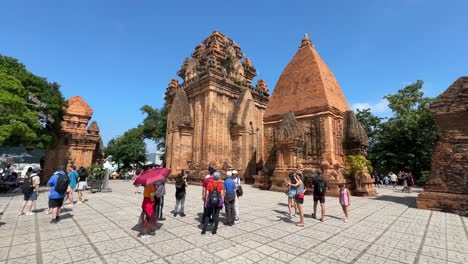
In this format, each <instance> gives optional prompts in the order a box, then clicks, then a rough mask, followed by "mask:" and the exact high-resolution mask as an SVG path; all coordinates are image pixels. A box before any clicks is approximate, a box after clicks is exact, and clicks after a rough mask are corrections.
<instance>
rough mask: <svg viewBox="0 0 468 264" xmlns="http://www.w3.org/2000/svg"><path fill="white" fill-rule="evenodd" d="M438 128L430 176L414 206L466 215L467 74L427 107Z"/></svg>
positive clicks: (467, 145)
mask: <svg viewBox="0 0 468 264" xmlns="http://www.w3.org/2000/svg"><path fill="white" fill-rule="evenodd" d="M430 111H431V114H432V116H433V117H434V120H435V122H436V124H437V126H438V128H439V139H438V141H437V144H436V145H435V147H434V151H433V152H432V163H431V167H432V170H431V176H430V177H429V178H428V180H427V183H426V186H424V191H423V192H422V193H420V194H419V195H418V199H417V202H416V205H417V207H418V208H426V209H432V210H439V211H445V212H454V213H457V214H460V215H463V216H468V76H463V77H460V78H458V80H456V81H455V82H454V83H453V84H452V85H450V87H449V88H447V90H445V91H444V92H443V93H442V94H440V95H439V96H438V97H437V99H436V100H435V102H433V103H432V104H431V106H430Z"/></svg>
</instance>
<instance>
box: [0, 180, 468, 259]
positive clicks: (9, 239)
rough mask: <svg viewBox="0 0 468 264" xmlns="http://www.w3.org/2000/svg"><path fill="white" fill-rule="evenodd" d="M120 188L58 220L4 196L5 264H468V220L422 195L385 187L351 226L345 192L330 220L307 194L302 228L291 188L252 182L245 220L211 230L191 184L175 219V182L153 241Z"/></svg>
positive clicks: (358, 204) (0, 239)
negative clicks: (28, 211)
mask: <svg viewBox="0 0 468 264" xmlns="http://www.w3.org/2000/svg"><path fill="white" fill-rule="evenodd" d="M111 187H112V189H113V192H112V193H95V194H88V193H86V194H85V196H86V199H88V202H87V203H84V204H81V205H77V206H75V207H74V208H66V209H65V210H63V214H62V216H63V217H62V220H61V221H60V222H59V223H58V224H56V225H53V224H52V225H51V224H49V221H50V215H46V214H45V213H44V212H42V213H38V214H36V215H35V216H33V217H17V216H16V213H17V209H18V205H19V204H20V202H21V199H22V197H20V196H13V197H3V196H0V206H3V205H6V204H7V203H8V202H7V203H5V201H9V200H10V199H11V202H10V203H9V206H8V207H7V208H6V209H5V213H4V214H3V215H0V220H1V221H2V222H5V223H6V224H5V225H4V226H2V227H1V228H0V264H1V263H2V262H5V263H6V262H8V263H28V264H29V263H35V262H36V260H37V259H42V262H43V263H47V264H51V263H236V264H238V263H352V262H353V261H355V262H356V263H413V262H415V261H416V260H417V261H418V263H442V262H446V263H468V256H467V253H466V252H468V239H467V235H466V231H465V230H466V229H468V221H467V218H466V217H460V216H458V215H453V214H448V213H444V212H431V211H428V210H419V209H415V208H411V207H408V206H409V205H412V204H414V199H415V197H416V195H417V193H413V194H409V195H407V194H402V193H401V192H393V191H392V190H390V189H385V188H380V189H379V190H378V191H379V192H380V194H381V195H386V196H387V197H390V201H383V200H379V199H375V198H363V197H353V206H352V207H351V222H350V223H348V224H346V223H344V222H343V221H341V218H342V214H343V213H342V210H341V207H340V206H339V204H338V199H337V198H336V197H327V203H326V206H327V217H326V218H325V222H324V223H321V222H320V221H318V220H316V219H312V218H311V217H310V214H311V210H312V201H311V199H309V198H310V197H306V200H305V203H304V206H305V210H306V218H305V227H304V228H299V227H296V226H295V225H294V222H295V221H298V217H294V218H291V219H289V218H288V217H286V216H285V213H286V212H287V207H286V205H285V203H286V197H285V195H284V194H282V193H277V192H266V191H260V190H258V189H254V188H251V186H245V192H246V196H245V197H243V198H242V199H241V215H240V217H241V221H240V222H237V223H236V225H235V226H233V227H229V226H224V225H222V224H220V226H219V229H218V234H217V235H212V234H211V233H209V232H208V233H207V234H206V235H204V236H202V235H200V231H201V229H200V227H199V221H198V218H199V214H200V213H201V212H202V205H201V202H200V199H199V196H200V192H201V189H200V187H199V186H189V188H188V193H187V198H188V199H187V200H186V214H187V216H186V217H184V218H182V217H180V216H177V217H175V218H174V217H173V216H172V215H171V214H170V211H171V210H172V209H173V206H174V195H173V192H174V188H173V185H171V184H168V185H167V191H168V195H167V196H166V199H165V208H164V215H165V217H166V218H167V219H166V220H165V221H160V222H158V230H157V231H156V235H155V236H154V237H151V238H148V239H143V238H139V237H137V235H138V230H139V228H138V226H137V222H138V216H139V214H140V212H141V208H140V206H141V197H134V196H133V193H132V191H133V190H132V188H133V187H132V185H131V182H123V181H111ZM417 191H419V190H417ZM252 201H255V202H252ZM37 206H38V208H39V209H43V208H46V207H47V195H40V196H39V199H38V202H37ZM221 219H224V213H221ZM37 226H39V228H37ZM426 227H427V229H426ZM38 238H40V240H37V239H38ZM36 250H37V251H36ZM7 260H8V261H7Z"/></svg>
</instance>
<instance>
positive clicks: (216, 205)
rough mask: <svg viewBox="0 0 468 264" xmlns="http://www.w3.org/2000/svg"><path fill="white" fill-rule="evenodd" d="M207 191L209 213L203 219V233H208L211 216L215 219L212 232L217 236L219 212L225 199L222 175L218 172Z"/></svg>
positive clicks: (206, 204)
mask: <svg viewBox="0 0 468 264" xmlns="http://www.w3.org/2000/svg"><path fill="white" fill-rule="evenodd" d="M206 190H207V192H206V194H205V208H206V211H207V213H206V214H204V217H203V230H202V232H201V233H202V235H204V234H205V233H206V228H207V227H208V222H209V221H210V215H211V216H212V219H213V229H212V230H211V233H212V234H213V235H215V234H216V232H217V231H218V223H219V211H221V209H222V208H223V197H224V186H223V181H222V180H221V174H220V173H219V172H218V171H217V172H215V173H214V174H213V181H212V182H209V183H208V184H207V186H206ZM215 190H216V191H215Z"/></svg>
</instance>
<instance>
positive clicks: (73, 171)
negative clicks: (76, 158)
mask: <svg viewBox="0 0 468 264" xmlns="http://www.w3.org/2000/svg"><path fill="white" fill-rule="evenodd" d="M70 168H71V171H70V172H69V173H68V178H70V184H69V186H70V188H68V190H67V197H66V198H67V199H68V200H69V201H70V204H69V206H71V207H73V206H74V201H73V192H75V189H76V185H77V182H78V178H79V175H78V172H77V171H76V166H75V165H72V166H71V167H70ZM65 200H66V199H65Z"/></svg>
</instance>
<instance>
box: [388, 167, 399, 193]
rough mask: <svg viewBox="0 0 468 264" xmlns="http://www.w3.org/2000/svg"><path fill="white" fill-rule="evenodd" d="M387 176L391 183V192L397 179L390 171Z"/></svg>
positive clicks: (394, 188)
mask: <svg viewBox="0 0 468 264" xmlns="http://www.w3.org/2000/svg"><path fill="white" fill-rule="evenodd" d="M388 175H389V176H390V182H391V183H392V187H393V190H396V185H397V181H398V177H397V176H396V174H395V173H393V171H391V172H390V173H389V174H388Z"/></svg>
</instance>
